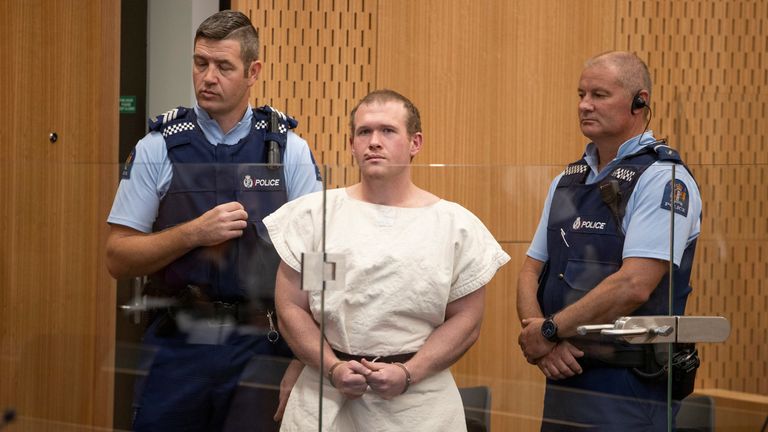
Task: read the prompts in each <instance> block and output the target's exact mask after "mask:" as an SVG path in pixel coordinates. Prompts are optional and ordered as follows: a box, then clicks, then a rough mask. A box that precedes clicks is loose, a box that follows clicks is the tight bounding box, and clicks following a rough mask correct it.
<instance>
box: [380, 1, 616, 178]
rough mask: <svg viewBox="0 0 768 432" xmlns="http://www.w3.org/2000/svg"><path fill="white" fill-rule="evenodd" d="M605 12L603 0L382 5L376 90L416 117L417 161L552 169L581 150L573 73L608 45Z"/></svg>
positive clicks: (608, 11) (608, 6)
mask: <svg viewBox="0 0 768 432" xmlns="http://www.w3.org/2000/svg"><path fill="white" fill-rule="evenodd" d="M613 16H614V5H613V3H611V2H604V1H588V2H576V3H574V2H567V1H558V2H554V3H553V2H547V3H537V2H522V1H479V2H478V1H469V0H461V1H459V0H453V1H440V0H433V1H418V2H412V1H407V0H400V1H396V0H391V1H386V2H382V3H381V4H380V13H379V21H380V24H379V36H378V48H377V49H378V53H379V57H378V64H377V70H378V73H377V83H376V84H377V86H379V87H391V88H394V89H396V90H399V91H401V92H403V93H404V94H406V95H408V96H409V97H411V98H412V99H413V100H414V102H415V103H416V104H417V106H419V107H420V108H421V110H422V111H423V112H422V116H423V120H424V129H425V136H426V146H425V151H424V153H423V154H422V155H420V156H419V157H418V158H417V159H416V162H417V163H449V164H491V165H496V164H502V165H528V164H530V165H549V164H555V165H558V166H561V165H563V164H565V163H567V162H570V161H571V160H572V159H574V158H578V155H579V154H580V152H581V151H583V146H584V144H585V140H584V138H583V137H582V136H581V135H580V134H579V130H578V122H577V103H578V98H577V94H576V87H577V83H578V78H579V72H580V70H581V65H582V64H583V62H584V60H585V59H586V58H587V57H589V56H590V55H592V54H593V53H595V52H600V51H604V50H606V49H610V48H611V47H612V46H613V39H614V29H613V18H612V17H613ZM553 125H557V126H556V127H553Z"/></svg>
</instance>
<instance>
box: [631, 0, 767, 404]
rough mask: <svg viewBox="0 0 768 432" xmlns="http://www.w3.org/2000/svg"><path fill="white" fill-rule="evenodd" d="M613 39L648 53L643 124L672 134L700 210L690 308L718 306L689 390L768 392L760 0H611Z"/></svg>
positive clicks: (763, 19) (705, 311)
mask: <svg viewBox="0 0 768 432" xmlns="http://www.w3.org/2000/svg"><path fill="white" fill-rule="evenodd" d="M617 5H618V12H617V20H618V24H619V25H618V32H617V36H618V40H619V43H618V48H620V49H628V50H631V51H635V52H637V53H638V55H640V56H641V57H643V58H645V59H647V61H648V64H649V68H650V69H651V73H652V74H653V77H654V80H655V86H656V87H655V90H654V94H653V97H652V100H651V102H652V106H653V109H654V114H655V116H654V119H653V122H652V126H651V127H652V128H653V129H655V130H657V132H658V133H657V135H658V136H668V137H670V138H671V142H670V144H671V145H672V146H673V147H676V148H678V149H680V150H681V153H682V154H683V157H684V158H685V160H686V161H687V162H688V163H689V164H690V165H691V168H692V170H693V172H694V174H695V175H696V177H697V180H698V182H699V184H700V186H701V192H702V197H703V200H704V219H703V222H702V235H701V239H700V242H699V243H700V245H699V251H698V256H697V257H696V267H695V269H694V272H693V280H692V284H693V287H694V292H693V294H692V296H691V297H690V300H689V307H688V312H689V313H691V314H702V315H723V316H726V317H727V318H728V319H729V320H730V321H731V324H732V328H733V330H732V333H731V337H730V339H729V340H728V341H727V342H725V343H723V344H702V346H701V347H700V350H701V355H702V359H703V363H702V367H701V369H700V371H699V375H698V377H697V383H696V384H697V388H698V389H704V391H706V389H712V388H715V389H725V390H730V391H737V392H745V393H752V394H759V395H765V394H768V375H766V371H768V361H766V358H768V356H766V354H768V351H766V349H765V341H766V340H768V318H766V316H765V313H764V311H765V310H766V306H768V287H766V284H765V275H766V271H767V270H766V268H767V267H768V263H767V262H766V259H765V252H766V251H768V222H767V221H768V218H766V211H768V194H766V193H765V186H764V185H765V184H766V176H767V175H768V152H766V150H768V123H766V121H765V118H766V114H767V113H768V65H767V64H766V60H768V58H767V56H768V31H767V30H766V29H767V28H768V27H766V26H768V4H766V2H764V1H760V0H738V1H729V2H717V1H675V2H667V1H629V2H618V3H617Z"/></svg>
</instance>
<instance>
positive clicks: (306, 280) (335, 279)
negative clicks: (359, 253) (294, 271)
mask: <svg viewBox="0 0 768 432" xmlns="http://www.w3.org/2000/svg"><path fill="white" fill-rule="evenodd" d="M346 264H347V261H346V258H345V257H344V255H342V254H326V253H323V252H305V253H302V254H301V289H302V290H304V291H320V290H323V289H341V288H344V283H345V279H346V276H347V265H346Z"/></svg>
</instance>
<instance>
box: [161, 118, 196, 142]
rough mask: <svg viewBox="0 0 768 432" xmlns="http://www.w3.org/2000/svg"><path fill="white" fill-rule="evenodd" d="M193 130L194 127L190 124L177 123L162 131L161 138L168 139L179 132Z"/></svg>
mask: <svg viewBox="0 0 768 432" xmlns="http://www.w3.org/2000/svg"><path fill="white" fill-rule="evenodd" d="M194 128H195V125H194V124H193V123H192V122H184V123H177V124H174V125H170V126H168V127H166V128H164V129H163V137H164V138H168V137H169V136H171V135H174V134H177V133H179V132H184V131H188V130H193V129H194Z"/></svg>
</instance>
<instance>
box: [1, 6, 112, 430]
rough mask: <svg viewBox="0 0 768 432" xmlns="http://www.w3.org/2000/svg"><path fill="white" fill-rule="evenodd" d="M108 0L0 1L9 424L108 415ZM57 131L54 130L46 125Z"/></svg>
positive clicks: (58, 426)
mask: <svg viewBox="0 0 768 432" xmlns="http://www.w3.org/2000/svg"><path fill="white" fill-rule="evenodd" d="M119 10H120V8H119V2H116V1H75V0H67V1H56V2H50V1H40V0H38V1H20V0H19V1H4V2H2V3H0V16H2V25H1V26H0V40H2V41H3V42H2V43H3V46H2V52H3V53H4V54H6V57H7V58H6V61H7V65H6V67H4V68H2V71H0V76H1V77H2V81H3V82H4V83H6V85H4V86H3V90H0V92H2V93H1V95H2V97H3V100H4V101H5V102H4V103H3V104H2V106H1V107H0V131H2V132H0V138H1V139H0V150H1V151H0V155H2V156H0V170H2V174H1V176H2V185H1V186H0V202H3V206H2V208H0V211H2V213H0V217H1V218H2V220H3V221H4V223H3V228H2V242H3V253H2V259H1V260H0V262H1V264H0V269H1V270H0V329H2V330H0V376H1V377H2V378H0V383H1V384H2V385H0V408H4V407H6V406H15V407H16V409H17V411H18V415H19V420H18V423H19V424H18V425H15V426H16V427H18V428H20V429H19V430H35V431H36V430H62V427H63V426H62V425H70V426H71V427H75V428H81V429H84V428H90V427H91V426H100V427H110V426H111V422H112V374H111V372H110V371H111V369H112V363H113V360H112V358H113V357H112V356H113V355H114V354H113V347H114V292H113V290H114V282H113V281H112V279H111V278H110V277H109V276H108V274H107V272H106V269H105V266H104V262H103V258H102V257H103V256H104V250H103V249H104V247H103V245H104V242H105V238H106V224H105V223H104V220H105V219H106V213H107V211H108V208H109V206H110V204H111V196H112V193H113V192H114V185H116V181H117V179H116V173H117V169H116V168H117V167H116V164H115V163H114V162H115V161H116V158H117V96H118V79H119V72H118V71H119V69H118V62H119V23H120V19H119V18H120V15H119ZM51 132H56V133H57V134H58V141H56V142H55V143H51V142H50V141H49V139H48V136H49V133H51Z"/></svg>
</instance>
